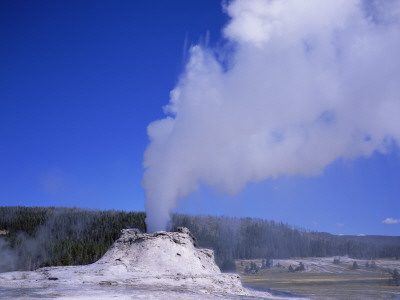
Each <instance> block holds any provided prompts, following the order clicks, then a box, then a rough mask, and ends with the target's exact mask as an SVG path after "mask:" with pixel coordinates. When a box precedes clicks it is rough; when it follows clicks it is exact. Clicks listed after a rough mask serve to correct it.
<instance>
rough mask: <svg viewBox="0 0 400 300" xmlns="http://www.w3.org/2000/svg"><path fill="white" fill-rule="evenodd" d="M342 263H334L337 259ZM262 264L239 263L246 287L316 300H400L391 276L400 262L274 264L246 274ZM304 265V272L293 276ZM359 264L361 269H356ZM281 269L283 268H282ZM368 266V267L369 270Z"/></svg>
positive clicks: (297, 261) (313, 260)
mask: <svg viewBox="0 0 400 300" xmlns="http://www.w3.org/2000/svg"><path fill="white" fill-rule="evenodd" d="M335 258H336V259H339V260H340V261H339V263H337V261H336V264H335V263H334V259H335ZM251 262H255V263H256V264H257V265H258V266H261V260H238V261H236V265H237V269H238V272H239V274H240V275H241V280H242V282H243V284H245V285H250V286H257V287H262V288H267V289H273V290H280V291H286V292H290V293H293V294H297V295H304V296H307V297H310V298H312V299H400V287H399V286H394V285H393V284H392V282H391V275H390V272H391V271H392V270H393V269H395V268H397V269H398V270H400V261H399V260H374V261H370V260H358V259H351V258H348V257H340V258H339V257H326V258H301V259H285V260H273V267H271V268H265V269H261V270H260V271H259V272H258V273H254V272H253V273H250V274H245V272H244V270H245V267H246V266H249V265H250V263H251ZM300 262H302V263H303V264H304V267H305V270H304V271H297V272H289V271H288V269H289V266H290V265H291V266H292V267H293V268H296V267H297V266H299V264H300ZM354 262H356V263H357V265H358V267H359V268H358V269H354V270H353V269H352V266H353V263H354ZM279 265H280V267H279ZM367 266H368V267H367Z"/></svg>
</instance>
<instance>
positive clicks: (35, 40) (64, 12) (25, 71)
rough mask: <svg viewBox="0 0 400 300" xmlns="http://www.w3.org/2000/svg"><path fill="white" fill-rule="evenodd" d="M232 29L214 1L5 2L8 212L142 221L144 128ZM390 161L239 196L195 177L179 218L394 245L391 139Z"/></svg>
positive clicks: (2, 124)
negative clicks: (363, 237)
mask: <svg viewBox="0 0 400 300" xmlns="http://www.w3.org/2000/svg"><path fill="white" fill-rule="evenodd" d="M230 15H231V17H232V16H235V11H231V13H230ZM229 20H230V18H229V16H228V15H227V14H226V13H224V12H223V9H222V6H221V3H219V1H214V0H212V1H211V0H210V1H208V0H207V1H204V0H202V1H194V0H189V1H188V0H174V1H164V0H159V1H156V0H150V1H149V0H146V1H19V0H14V1H1V2H0V42H1V46H0V128H1V129H0V205H2V206H3V205H4V206H8V205H13V206H14V205H24V206H68V207H72V206H76V207H82V208H90V209H118V210H126V211H143V210H144V209H145V190H144V189H143V187H142V185H141V181H142V177H143V174H144V172H145V170H144V168H143V155H144V152H145V150H146V148H147V146H148V145H149V137H148V135H147V126H148V125H149V124H150V123H151V122H153V121H155V120H160V119H163V118H165V113H164V111H163V106H165V105H167V104H168V102H169V100H170V92H171V90H173V89H174V88H175V87H176V86H177V85H179V84H180V83H179V82H180V81H179V80H180V78H182V77H184V76H185V74H187V71H185V66H186V64H187V63H188V61H190V58H191V57H192V58H193V56H194V54H193V53H192V52H191V51H190V48H191V46H193V45H201V46H202V47H203V48H206V49H207V48H209V49H214V50H215V49H219V52H218V51H216V52H218V53H221V52H223V51H225V52H223V55H229V53H230V52H231V51H235V50H232V49H228V50H227V49H226V48H229V47H227V46H226V45H229V43H228V42H227V39H229V34H231V38H232V36H234V34H233V33H229V32H228V34H225V35H224V34H223V28H224V27H225V26H226V25H227V24H228V22H229ZM234 30H235V29H232V31H231V32H234V33H237V32H239V31H237V30H236V31H234ZM239 33H240V32H239ZM241 34H242V33H241ZM227 35H228V38H227ZM235 37H237V35H235ZM239 38H243V37H241V36H239ZM255 38H258V37H255ZM239 42H240V41H239ZM256 42H257V43H258V42H260V41H259V40H257V41H256ZM261 42H264V41H261ZM257 47H260V46H259V45H258V46H257ZM262 47H263V46H262ZM221 49H224V50H221ZM248 51H250V50H248ZM241 54H242V55H243V53H241ZM254 55H256V54H254ZM222 60H224V59H222ZM228 60H229V59H228ZM237 61H239V62H240V60H239V58H237ZM182 74H184V75H182ZM304 76H305V77H307V74H304ZM392 79H393V80H394V81H395V82H397V83H398V82H399V78H398V77H397V78H392ZM397 100H398V94H397ZM244 109H245V108H244ZM399 113H400V111H399ZM181 114H182V113H181ZM243 115H245V113H243ZM244 120H245V118H244ZM238 122H239V123H240V121H238ZM371 136H372V137H374V136H373V133H371ZM322 151H324V150H322ZM384 152H385V153H381V152H380V151H376V150H371V152H369V153H366V154H365V155H354V156H351V155H347V156H346V155H338V158H335V159H334V160H333V162H330V163H326V164H325V165H324V166H322V167H321V168H320V170H317V171H316V172H311V173H310V174H306V175H307V176H303V175H304V174H303V173H304V172H297V173H299V174H297V173H296V172H295V171H294V172H292V173H291V172H288V174H285V172H281V171H279V170H278V171H276V174H277V176H276V177H274V175H273V174H272V175H271V174H270V175H268V176H267V175H265V176H267V177H268V178H267V179H263V180H259V178H258V177H257V179H256V180H249V181H250V182H246V184H245V185H244V186H245V187H244V188H243V189H241V190H240V189H239V190H238V191H237V193H228V194H226V193H224V191H225V189H219V188H214V185H213V184H210V185H209V184H207V182H208V181H207V180H204V178H200V180H199V181H200V182H202V183H201V184H200V187H199V189H197V190H196V191H194V192H193V193H189V195H188V196H185V197H184V199H182V201H180V202H179V204H178V205H177V208H176V209H175V210H174V211H177V212H186V213H191V214H211V215H226V216H238V217H247V216H249V217H257V218H266V219H270V220H276V221H283V222H285V223H288V224H291V225H295V226H298V227H302V228H306V229H310V230H317V231H326V232H330V233H334V234H384V235H400V220H399V219H400V201H399V195H400V182H399V179H400V157H399V149H398V143H397V142H396V140H394V141H393V142H390V146H389V147H386V148H385V151H384ZM289 173H290V174H289ZM306 173H307V172H306ZM271 176H272V177H271ZM253 181H259V182H258V183H254V182H253ZM388 218H391V220H389V221H388V220H387V221H386V222H385V223H384V222H383V221H384V220H386V219H388ZM389 223H390V224H389Z"/></svg>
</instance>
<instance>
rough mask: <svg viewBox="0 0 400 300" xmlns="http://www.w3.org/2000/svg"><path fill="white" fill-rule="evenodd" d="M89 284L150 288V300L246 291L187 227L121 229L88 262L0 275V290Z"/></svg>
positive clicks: (78, 287)
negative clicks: (98, 256)
mask: <svg viewBox="0 0 400 300" xmlns="http://www.w3.org/2000/svg"><path fill="white" fill-rule="evenodd" d="M95 286H97V287H98V288H99V287H101V288H105V287H107V286H111V287H112V288H113V290H112V291H113V292H114V293H117V291H118V288H123V291H124V293H126V292H127V288H128V289H129V292H130V293H131V295H135V293H136V294H137V293H138V291H147V292H148V291H152V292H153V294H152V297H153V299H159V298H158V297H157V296H156V297H155V298H154V293H156V294H157V293H161V292H162V293H163V294H162V295H161V296H160V297H161V298H163V297H166V296H167V294H165V293H166V292H169V293H175V294H176V295H175V296H174V297H177V295H185V296H184V297H183V298H185V299H189V298H190V299H191V298H193V297H194V298H196V297H198V296H199V295H203V296H200V298H204V299H206V298H207V299H208V298H209V297H214V296H215V295H219V296H218V297H221V296H222V297H223V298H231V297H237V296H238V295H241V296H246V297H248V296H250V294H252V293H251V292H250V291H249V290H247V289H244V288H243V287H242V284H241V282H240V280H239V276H238V275H237V274H223V273H221V271H220V270H219V268H218V266H217V265H216V264H215V261H214V253H213V251H212V250H209V249H201V248H198V247H197V244H196V239H195V238H194V237H193V236H192V234H191V233H190V232H189V230H188V229H187V228H179V229H178V230H177V232H164V231H160V232H156V233H153V234H145V233H142V232H140V230H138V229H124V230H122V234H121V237H120V238H119V239H118V240H117V241H116V242H115V243H114V244H113V246H112V247H111V248H110V249H109V250H108V251H107V253H106V254H105V255H104V256H103V257H102V258H101V259H100V260H99V261H97V262H95V263H93V264H91V265H86V266H71V267H48V268H41V269H38V270H36V271H32V272H10V273H2V274H0V292H1V288H2V287H7V288H10V287H12V288H14V289H26V288H28V289H40V290H42V289H47V290H51V291H54V290H56V291H60V290H62V291H66V290H68V291H73V290H76V291H79V290H81V291H82V292H83V291H84V290H88V289H89V291H90V290H96V291H97V292H98V288H97V289H93V287H95ZM109 292H110V290H108V293H109ZM119 292H121V289H120V290H119ZM88 293H89V294H90V293H91V292H88ZM189 295H191V296H190V297H189ZM194 295H197V296H194ZM206 295H208V296H207V297H205V296H206ZM213 295H214V296H213ZM229 295H230V296H229ZM252 295H254V294H252ZM192 296H193V297H192ZM269 296H270V295H269V294H268V293H263V298H264V297H269ZM97 297H98V296H97ZM68 299H80V298H79V297H78V298H75V297H72V298H68ZM85 299H88V298H87V297H85ZM196 299H197V298H196ZM264 299H265V298H264Z"/></svg>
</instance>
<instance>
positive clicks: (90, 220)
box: [0, 207, 146, 271]
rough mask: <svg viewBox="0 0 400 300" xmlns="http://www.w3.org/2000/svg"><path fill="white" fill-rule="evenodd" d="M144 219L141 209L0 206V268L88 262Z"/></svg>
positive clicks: (143, 223)
mask: <svg viewBox="0 0 400 300" xmlns="http://www.w3.org/2000/svg"><path fill="white" fill-rule="evenodd" d="M144 220H145V214H144V213H135V212H130V213H127V212H123V211H111V210H110V211H96V210H83V209H77V208H54V207H0V230H3V231H5V232H7V234H6V235H5V236H3V239H2V240H3V241H2V243H0V254H3V260H2V261H3V262H2V263H0V271H9V270H33V269H36V268H38V267H43V266H57V265H80V264H88V263H92V262H94V261H96V260H98V259H99V258H100V257H101V256H103V254H104V253H105V252H106V251H107V250H108V248H109V247H110V246H111V245H112V243H114V241H115V240H116V239H117V238H118V237H119V235H120V231H121V229H122V228H126V227H129V226H137V227H140V228H142V229H143V230H146V225H145V221H144ZM1 237H2V236H0V238H1ZM0 241H1V240H0Z"/></svg>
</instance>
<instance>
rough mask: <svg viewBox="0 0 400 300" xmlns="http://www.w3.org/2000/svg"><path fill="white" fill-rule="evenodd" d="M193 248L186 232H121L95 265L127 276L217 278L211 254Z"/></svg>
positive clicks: (187, 231)
mask: <svg viewBox="0 0 400 300" xmlns="http://www.w3.org/2000/svg"><path fill="white" fill-rule="evenodd" d="M196 246H197V242H196V239H195V238H194V237H193V236H192V234H191V233H190V232H189V230H188V229H187V228H182V227H180V228H178V230H177V232H165V231H159V232H156V233H153V234H144V233H141V232H140V231H139V230H138V229H124V230H122V235H121V237H120V238H119V239H118V240H117V241H116V242H115V243H114V245H113V246H112V247H111V248H110V250H109V251H108V252H107V253H106V254H105V255H104V256H103V257H102V258H101V259H100V260H99V261H98V262H96V264H100V265H101V264H103V265H104V267H106V265H110V266H119V265H122V266H124V267H125V268H126V271H127V272H142V273H144V274H151V275H171V274H172V275H205V274H208V275H210V274H220V273H221V272H220V270H219V268H218V266H217V265H216V264H215V261H214V252H213V251H212V250H210V249H200V248H197V247H196Z"/></svg>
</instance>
